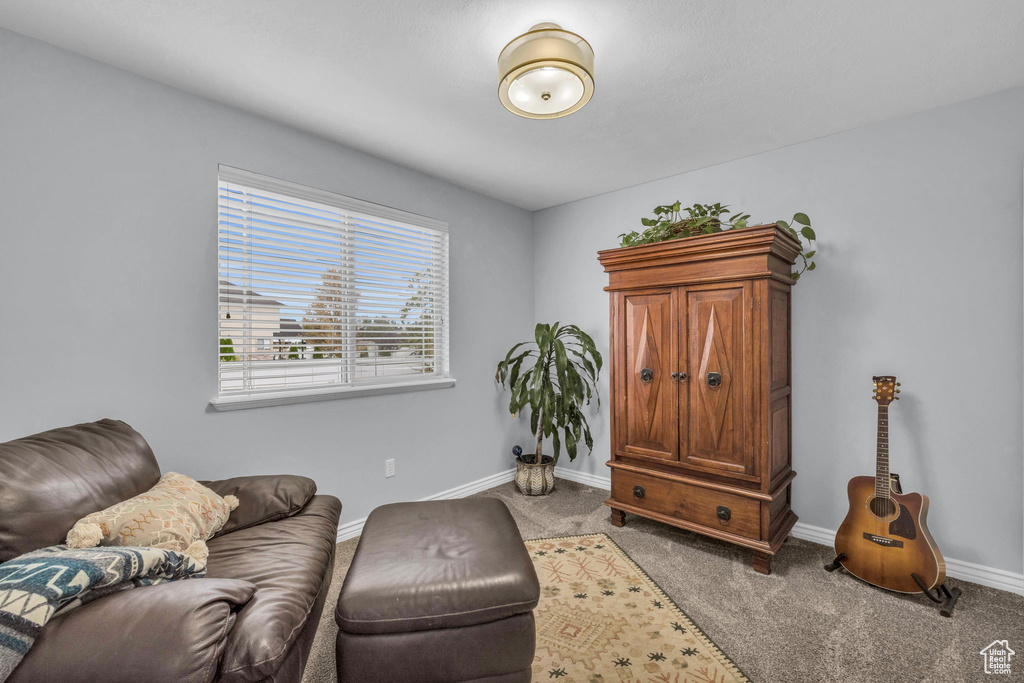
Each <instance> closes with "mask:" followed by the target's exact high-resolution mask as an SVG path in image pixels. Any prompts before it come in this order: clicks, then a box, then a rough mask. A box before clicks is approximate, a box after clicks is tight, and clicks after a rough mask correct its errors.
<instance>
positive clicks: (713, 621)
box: [304, 481, 1024, 683]
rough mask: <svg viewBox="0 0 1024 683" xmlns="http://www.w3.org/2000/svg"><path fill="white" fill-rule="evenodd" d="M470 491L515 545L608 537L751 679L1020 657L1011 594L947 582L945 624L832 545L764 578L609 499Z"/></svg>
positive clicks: (795, 547)
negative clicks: (843, 567) (506, 521)
mask: <svg viewBox="0 0 1024 683" xmlns="http://www.w3.org/2000/svg"><path fill="white" fill-rule="evenodd" d="M477 495H478V496H492V497H495V498H500V499H501V500H503V501H505V503H506V504H508V506H509V509H511V510H512V514H513V516H514V517H515V519H516V523H517V524H518V525H519V530H520V532H521V533H522V535H523V538H545V537H553V536H577V535H584V534H593V533H605V534H608V536H609V537H610V538H612V539H613V540H614V541H615V543H616V544H618V545H619V546H620V547H621V548H622V549H623V550H625V551H626V552H627V553H628V554H629V556H630V557H631V558H632V559H633V560H634V561H635V562H636V563H637V564H638V565H639V566H640V567H642V568H643V569H644V570H645V571H646V572H647V574H648V575H649V576H650V577H651V579H653V581H654V582H656V583H657V584H658V585H659V586H660V587H661V588H662V589H663V590H664V591H665V594H666V595H667V596H668V597H669V598H671V599H672V600H673V601H674V602H675V603H676V604H678V605H679V606H681V607H682V608H683V609H684V610H685V611H686V613H687V614H688V615H689V616H690V617H691V618H692V619H693V621H694V622H695V623H696V624H697V625H699V626H700V628H701V629H702V630H703V631H704V632H705V633H706V634H707V635H708V637H709V638H710V639H711V640H713V641H714V642H715V643H717V645H718V646H719V647H721V648H722V650H724V651H725V652H726V653H728V655H729V657H731V658H732V660H733V661H734V662H735V663H736V665H737V666H738V667H739V668H740V669H741V670H742V671H743V672H744V673H745V674H747V675H748V676H749V677H750V678H751V679H752V680H754V681H758V682H765V683H767V682H775V681H778V682H780V683H801V682H804V681H806V682H808V683H812V682H813V683H817V682H819V681H837V682H840V681H841V682H843V683H847V682H849V683H857V682H860V681H864V682H865V683H866V682H868V681H871V682H876V681H886V682H888V683H902V682H903V681H915V682H916V681H942V682H944V683H959V682H960V681H987V680H991V679H993V677H992V676H986V675H985V674H984V673H983V671H984V670H983V662H982V657H981V655H979V654H978V653H979V651H980V650H981V649H982V648H984V647H985V646H987V645H988V644H989V643H991V642H992V641H994V640H1003V639H1008V640H1009V642H1010V646H1011V647H1013V648H1014V649H1015V650H1016V651H1017V652H1022V650H1021V645H1018V643H1020V644H1024V597H1022V596H1019V595H1014V594H1011V593H1006V592H1003V591H998V590H995V589H992V588H985V587H983V586H978V585H975V584H972V583H967V582H965V581H957V580H956V579H953V580H951V582H950V583H951V585H958V586H960V587H961V588H963V590H964V594H963V596H962V597H961V598H960V603H959V604H958V605H957V607H956V611H955V612H954V614H953V617H952V618H951V619H946V618H944V617H941V616H939V614H938V610H936V609H935V607H934V606H933V605H932V603H930V602H929V601H928V600H927V599H926V598H925V597H924V596H921V595H916V596H914V595H898V594H895V593H889V592H887V591H883V590H881V589H877V588H874V587H872V586H868V585H866V584H863V583H861V582H859V581H857V580H856V579H854V578H852V577H850V576H848V575H843V574H842V573H841V572H835V573H833V574H829V573H827V572H825V571H823V570H822V565H823V564H825V563H826V562H828V561H830V560H831V559H832V556H831V548H827V547H825V546H822V545H818V544H815V543H808V542H806V541H801V540H797V539H793V540H790V541H789V543H787V544H786V546H785V547H784V548H783V549H782V550H781V551H780V553H779V554H778V555H777V556H776V558H775V560H774V561H773V564H772V574H771V576H763V575H761V574H758V573H756V572H754V570H753V569H752V568H751V565H750V553H749V551H745V550H743V549H740V548H736V547H734V546H731V545H729V544H726V543H722V542H719V541H715V540H714V539H710V538H706V537H704V536H700V535H698V534H693V533H689V532H686V531H682V530H680V529H675V528H673V527H669V526H666V525H663V524H658V523H657V522H652V521H649V520H644V519H640V518H637V517H634V516H630V517H629V519H628V521H627V524H626V526H625V527H623V528H621V529H618V528H615V527H613V526H611V524H610V523H609V522H608V508H606V507H605V506H604V505H602V504H601V503H602V501H604V500H605V499H606V498H607V497H608V492H607V491H602V490H600V489H594V488H590V487H587V486H583V485H580V484H575V483H573V482H565V481H559V482H558V485H557V488H556V490H555V491H554V492H553V493H552V494H550V495H548V496H544V497H536V498H531V497H527V496H522V495H519V494H517V493H516V492H515V490H514V488H513V485H512V484H511V483H509V484H505V485H502V486H499V487H497V488H494V489H491V490H489V491H485V492H483V493H480V494H477ZM797 512H798V513H799V510H797ZM355 546H356V539H353V540H350V541H346V542H344V543H340V544H338V556H337V564H336V573H335V577H334V583H333V585H332V587H331V594H330V595H329V596H328V607H327V609H325V610H324V615H323V620H322V623H321V626H320V630H319V631H318V633H317V637H316V641H315V642H314V644H313V651H312V653H311V654H310V659H309V663H308V665H307V667H306V676H305V678H304V681H306V682H308V683H329V682H332V681H335V680H336V678H335V672H334V635H335V633H336V630H337V629H336V627H335V625H334V610H333V605H334V603H335V601H336V600H337V595H338V591H339V590H340V588H341V581H342V579H343V578H344V575H345V571H346V569H347V568H348V564H349V562H350V561H351V558H352V553H353V551H354V550H355ZM1020 661H1021V663H1020V665H1019V666H1018V665H1017V661H1016V660H1015V661H1014V662H1013V668H1014V670H1015V671H1014V674H1013V675H1011V676H1009V677H1002V678H1000V679H999V680H1008V681H1014V680H1017V679H1022V680H1024V659H1021V660H1020ZM535 680H538V681H541V680H544V681H547V680H552V681H553V680H556V679H554V678H548V677H547V676H544V677H541V676H536V677H535ZM606 680H607V679H606ZM612 680H613V681H616V683H618V681H617V679H612Z"/></svg>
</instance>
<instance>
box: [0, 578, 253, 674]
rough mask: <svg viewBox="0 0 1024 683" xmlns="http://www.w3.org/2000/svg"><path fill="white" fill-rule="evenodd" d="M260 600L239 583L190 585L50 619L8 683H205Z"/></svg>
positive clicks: (117, 597) (113, 598)
mask: <svg viewBox="0 0 1024 683" xmlns="http://www.w3.org/2000/svg"><path fill="white" fill-rule="evenodd" d="M255 592H256V586H255V585H253V584H252V583H250V582H248V581H241V580H238V579H189V580H185V581H172V582H171V583H164V584H159V585H157V586H145V587H141V588H135V589H132V590H128V591H123V592H120V593H114V594H113V595H108V596H106V597H103V598H100V599H98V600H96V601H94V602H90V603H87V604H85V605H82V606H81V607H78V608H77V609H73V610H71V611H70V612H68V613H67V614H65V615H61V616H57V617H55V618H54V619H52V620H51V621H50V623H48V624H47V625H46V627H45V628H43V630H42V632H41V633H40V634H39V637H38V638H37V639H36V642H35V643H34V644H33V646H32V649H31V650H30V651H29V653H28V654H27V655H26V656H25V658H24V659H23V660H22V661H21V663H20V664H19V665H18V667H17V668H16V669H15V670H14V673H13V674H11V676H10V678H8V679H7V683H33V682H38V681H60V682H61V683H94V682H95V681H104V682H105V683H122V682H123V683H139V681H150V682H152V683H161V682H163V681H167V682H168V683H169V682H171V681H174V682H175V683H178V682H181V683H208V682H209V681H212V680H213V678H214V676H215V675H216V674H217V665H218V663H219V662H220V658H221V654H222V653H223V651H224V646H225V644H226V642H227V634H228V633H229V632H230V631H231V628H232V626H234V623H235V613H236V611H237V609H238V607H239V606H240V605H244V604H245V603H247V602H248V601H249V600H250V598H252V596H253V594H254V593H255Z"/></svg>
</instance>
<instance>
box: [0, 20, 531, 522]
mask: <svg viewBox="0 0 1024 683" xmlns="http://www.w3.org/2000/svg"><path fill="white" fill-rule="evenodd" d="M240 76H241V75H240ZM353 106H359V104H358V100H357V99H356V100H354V101H353ZM218 163H224V164H229V165H231V166H235V167H238V168H244V169H247V170H251V171H255V172H258V173H263V174H266V175H270V176H274V177H278V178H284V179H286V180H291V181H294V182H298V183H303V184H307V185H310V186H313V187H319V188H324V189H327V190H331V191H334V192H340V193H342V194H346V195H349V196H353V197H358V198H360V199H365V200H369V201H373V202H378V203H381V204H386V205H389V206H394V207H397V208H401V209H405V210H407V211H413V212H416V213H420V214H424V215H427V216H432V217H434V218H439V219H442V220H445V221H448V222H449V223H450V224H451V312H452V316H451V317H452V332H451V347H452V355H451V367H452V372H453V374H454V376H455V377H456V378H457V380H458V384H457V386H456V387H455V388H452V389H442V390H436V391H424V392H416V393H406V394H397V395H389V396H374V397H360V398H349V399H344V400H336V401H325V402H321V403H308V404H302V405H291V406H278V407H272V408H261V409H254V410H243V411H237V412H231V413H214V412H211V411H210V410H209V409H208V406H207V402H208V400H209V399H210V398H211V397H213V396H214V395H215V393H216V390H217V389H216V361H215V359H216V344H217V341H216V322H215V321H216V315H217V313H216V300H217V295H216V282H217V275H216V267H217V264H216V239H215V233H216V206H217V199H216V187H217V164H218ZM532 239H533V237H532V220H531V215H530V213H529V212H527V211H524V210H522V209H518V208H514V207H511V206H509V205H506V204H503V203H501V202H498V201H495V200H492V199H488V198H485V197H483V196H481V195H478V194H475V193H473V192H469V191H467V190H463V189H460V188H457V187H454V186H452V185H450V184H447V183H445V182H442V181H439V180H435V179H433V178H430V177H427V176H425V175H422V174H419V173H416V172H413V171H410V170H408V169H405V168H402V167H399V166H396V165H393V164H390V163H386V162H383V161H380V160H378V159H375V158H373V157H370V156H367V155H364V154H360V153H358V152H354V151H352V150H350V149H347V148H345V147H341V146H339V145H336V144H332V143H329V142H326V141H324V140H322V139H319V138H316V137H313V136H311V135H306V134H303V133H301V132H298V131H296V130H293V129H290V128H287V127H284V126H280V125H277V124H274V123H270V122H268V121H266V120H263V119H260V118H257V117H253V116H249V115H247V114H244V113H241V112H238V111H235V110H232V109H229V108H227V107H223V106H220V105H218V104H214V103H212V102H210V101H207V100H204V99H201V98H198V97H194V96H192V95H189V94H186V93H183V92H181V91H178V90H174V89H172V88H168V87H165V86H163V85H160V84H157V83H155V82H152V81H149V80H146V79H143V78H140V77H137V76H134V75H131V74H129V73H126V72H124V71H120V70H117V69H114V68H110V67H107V66H104V65H101V64H99V63H96V62H93V61H90V60H88V59H84V58H82V57H79V56H76V55H73V54H71V53H68V52H65V51H63V50H58V49H56V48H54V47H51V46H49V45H46V44H43V43H40V42H37V41H34V40H31V39H28V38H25V37H23V36H20V35H17V34H14V33H11V32H9V31H5V30H2V29H0V332H2V334H0V403H2V405H0V441H2V440H7V439H10V438H14V437H18V436H22V435H25V434H30V433H33V432H36V431H40V430H43V429H48V428H51V427H57V426H61V425H65V424H71V423H76V422H83V421H88V420H94V419H97V418H101V417H107V416H109V417H116V418H120V419H123V420H126V421H127V422H128V423H130V424H132V425H133V426H134V427H136V428H137V429H138V430H139V431H140V432H142V434H143V435H145V437H146V438H147V439H148V440H149V442H150V444H151V445H152V446H153V449H154V451H155V452H156V454H157V457H158V458H159V460H160V462H161V464H162V466H163V468H164V470H165V471H166V470H178V471H181V472H184V473H187V474H190V475H192V476H195V477H200V478H217V477H226V476H232V475H240V474H257V473H270V472H292V473H297V474H304V475H308V476H311V477H313V478H315V479H316V480H317V482H318V484H319V486H320V490H321V491H324V492H329V493H332V494H334V495H336V496H338V497H339V498H341V499H342V501H343V503H344V505H345V509H344V512H343V514H342V520H343V521H349V520H353V519H357V518H359V517H362V516H365V515H366V514H367V513H369V511H370V510H371V509H372V508H373V507H374V506H376V505H379V504H381V503H385V502H389V501H394V500H411V499H416V498H420V497H424V496H427V495H431V494H434V493H438V492H440V491H442V490H445V489H448V488H451V487H454V486H457V485H461V484H465V483H467V482H469V481H472V480H475V479H479V478H481V477H484V476H487V475H491V474H494V473H496V472H498V471H499V470H502V469H506V468H508V467H511V466H512V463H511V461H510V456H509V455H508V449H509V448H510V446H511V443H512V442H513V441H514V440H515V438H514V436H513V435H512V434H510V430H511V429H512V428H513V427H514V426H515V425H514V424H513V423H511V421H510V420H509V419H508V417H507V415H506V414H505V413H503V411H502V410H501V407H500V404H501V401H502V400H503V398H504V396H503V395H502V394H501V393H500V392H499V391H498V390H497V389H496V388H495V385H494V380H493V376H494V363H495V362H496V359H497V358H498V357H499V356H500V355H501V354H503V353H504V351H505V350H507V348H508V347H509V346H511V344H512V343H513V342H514V341H516V340H518V338H519V337H520V336H521V335H522V333H523V330H524V329H526V330H529V329H531V327H532V321H533V291H532V288H531V283H530V279H529V278H523V277H521V275H522V269H523V267H524V264H529V263H530V261H531V258H532V255H533V246H532ZM510 282H516V283H517V284H516V286H515V287H516V293H515V294H514V295H510V292H509V289H508V284H507V283H510ZM387 457H395V458H396V459H397V476H396V477H395V478H393V479H387V480H385V479H384V459H385V458H387Z"/></svg>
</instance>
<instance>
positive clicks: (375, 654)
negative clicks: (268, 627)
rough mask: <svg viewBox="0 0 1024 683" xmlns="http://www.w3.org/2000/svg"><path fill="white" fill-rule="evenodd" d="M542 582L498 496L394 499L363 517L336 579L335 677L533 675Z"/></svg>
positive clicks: (422, 679) (411, 682) (420, 679)
mask: <svg viewBox="0 0 1024 683" xmlns="http://www.w3.org/2000/svg"><path fill="white" fill-rule="evenodd" d="M539 598H540V584H539V583H538V581H537V574H536V572H535V571H534V569H533V564H532V563H531V562H530V557H529V555H528V554H527V551H526V546H524V545H523V541H522V538H521V537H520V536H519V530H518V529H517V528H516V524H515V521H513V519H512V515H511V514H509V511H508V508H506V507H505V504H504V503H502V502H501V501H500V500H497V499H494V498H476V499H470V500H442V501H428V502H421V503H395V504H393V505H384V506H382V507H379V508H377V509H376V510H374V511H373V512H372V513H370V516H369V517H368V518H367V519H366V524H365V525H364V526H363V533H362V537H361V538H360V539H359V545H358V546H357V547H356V552H355V557H353V559H352V565H351V566H350V567H349V570H348V574H347V575H346V576H345V583H344V584H343V585H342V587H341V596H340V597H339V599H338V607H337V610H336V611H335V619H336V621H337V622H338V629H339V631H338V640H337V644H336V646H337V666H338V680H339V681H341V683H346V682H355V681H359V682H360V683H363V682H371V681H387V682H388V683H403V682H408V683H452V682H454V681H487V682H494V683H499V682H500V683H518V682H519V681H523V682H527V681H529V680H530V675H531V672H530V669H531V665H532V664H533V653H534V647H535V634H534V624H533V608H534V607H536V606H537V600H538V599H539Z"/></svg>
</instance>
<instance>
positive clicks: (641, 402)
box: [616, 289, 679, 460]
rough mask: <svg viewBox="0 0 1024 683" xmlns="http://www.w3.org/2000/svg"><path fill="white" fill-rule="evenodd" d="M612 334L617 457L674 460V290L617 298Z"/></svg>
mask: <svg viewBox="0 0 1024 683" xmlns="http://www.w3.org/2000/svg"><path fill="white" fill-rule="evenodd" d="M619 296H621V307H620V309H619V315H620V316H621V317H620V320H619V324H618V325H617V328H618V329H617V330H616V334H620V335H622V338H621V339H620V340H619V341H618V342H617V347H618V352H619V353H621V354H622V355H621V356H620V357H619V358H618V359H617V360H618V361H619V363H620V365H619V367H620V368H621V369H620V370H619V371H618V375H617V379H616V383H617V384H618V387H617V392H618V393H619V396H620V402H619V404H618V406H617V408H618V411H619V412H618V414H617V415H616V421H617V427H616V432H617V438H616V441H617V442H618V444H617V446H618V450H619V451H620V452H625V453H631V454H638V455H645V456H649V457H655V458H662V459H666V460H678V459H679V432H678V425H679V419H678V403H677V398H678V396H677V385H676V382H675V380H674V379H673V378H672V376H671V374H672V372H674V371H676V370H678V368H677V367H674V366H675V364H676V353H675V347H676V340H675V336H674V334H673V329H674V324H673V323H674V319H675V316H674V311H675V305H674V299H675V294H674V290H672V289H666V290H657V291H644V292H636V293H629V294H622V295H619Z"/></svg>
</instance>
